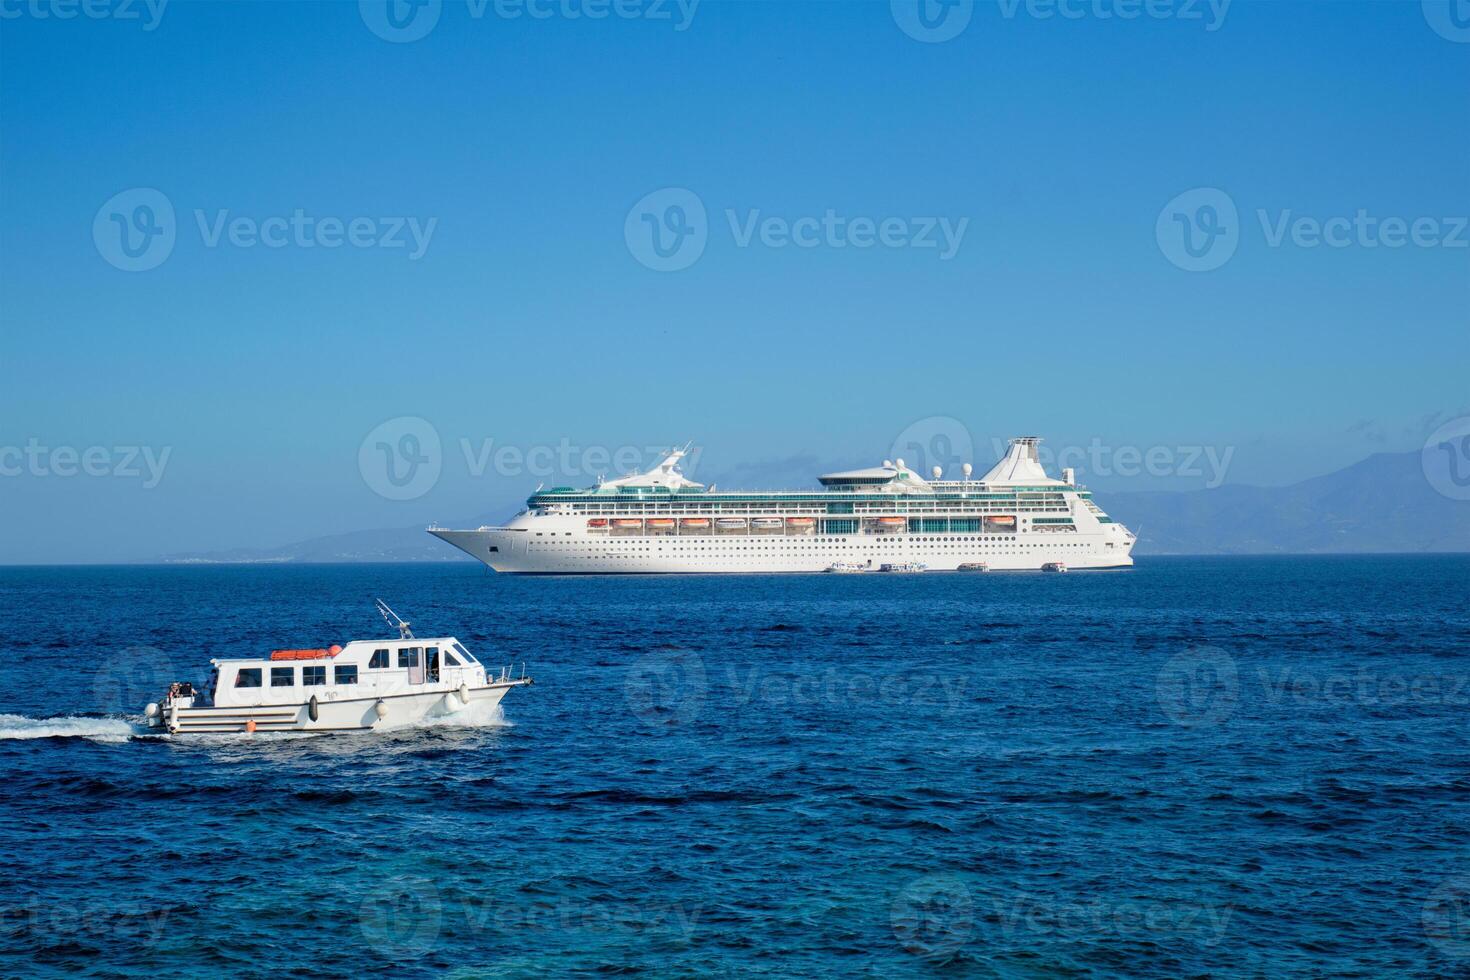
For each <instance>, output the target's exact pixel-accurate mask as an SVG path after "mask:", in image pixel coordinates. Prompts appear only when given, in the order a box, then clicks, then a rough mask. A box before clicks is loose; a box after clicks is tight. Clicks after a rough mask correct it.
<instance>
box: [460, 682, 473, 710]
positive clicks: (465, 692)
mask: <svg viewBox="0 0 1470 980" xmlns="http://www.w3.org/2000/svg"><path fill="white" fill-rule="evenodd" d="M459 699H460V700H461V701H463V702H464V703H465V705H466V706H468V705H469V703H470V686H469V685H468V684H466V683H464V682H463V681H461V682H460V684H459Z"/></svg>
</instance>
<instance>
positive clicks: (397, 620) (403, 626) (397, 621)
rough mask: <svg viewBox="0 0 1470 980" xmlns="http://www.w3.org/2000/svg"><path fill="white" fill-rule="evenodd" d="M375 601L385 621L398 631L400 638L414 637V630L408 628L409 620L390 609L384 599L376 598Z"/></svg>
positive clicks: (409, 638) (408, 638)
mask: <svg viewBox="0 0 1470 980" xmlns="http://www.w3.org/2000/svg"><path fill="white" fill-rule="evenodd" d="M373 601H374V602H376V603H377V604H378V613H379V615H381V616H382V617H383V621H384V622H386V623H387V624H388V625H389V626H391V627H393V628H394V629H396V630H397V631H398V638H399V639H400V640H411V639H413V630H411V629H409V628H408V627H409V622H408V620H406V619H404V618H403V617H402V616H400V615H398V614H397V613H396V612H394V611H393V610H392V609H389V608H388V604H387V603H386V602H384V601H383V600H382V599H374V600H373Z"/></svg>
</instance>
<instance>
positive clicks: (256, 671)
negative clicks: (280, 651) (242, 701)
mask: <svg viewBox="0 0 1470 980" xmlns="http://www.w3.org/2000/svg"><path fill="white" fill-rule="evenodd" d="M459 649H460V650H461V651H463V650H464V648H463V647H460V648H459ZM422 652H423V648H422V647H401V648H400V649H399V650H398V666H399V668H400V669H402V668H405V667H408V668H412V667H417V666H418V665H419V657H420V655H421V654H422ZM428 654H429V656H428V662H429V663H430V664H431V665H437V664H438V662H439V648H438V647H429V649H428ZM465 657H466V659H468V658H469V654H468V652H467V651H466V652H465ZM391 658H392V651H391V650H389V649H387V648H386V647H385V648H381V649H378V650H374V651H373V656H372V659H370V660H369V661H368V669H369V670H387V669H388V667H389V663H390V660H391ZM444 665H445V666H446V667H462V666H464V665H463V664H462V663H460V661H459V660H457V659H456V658H455V656H454V654H452V653H450V652H449V651H448V650H445V651H444ZM263 679H264V678H263V670H262V668H260V667H245V668H242V669H241V670H239V671H237V672H236V674H235V686H236V687H260V686H261V682H262V680H263ZM326 683H327V668H326V666H325V665H320V666H315V667H302V668H301V686H302V687H320V686H322V685H324V684H326ZM332 683H333V684H356V683H357V664H334V665H333V666H332ZM295 686H296V668H295V667H272V668H271V687H295Z"/></svg>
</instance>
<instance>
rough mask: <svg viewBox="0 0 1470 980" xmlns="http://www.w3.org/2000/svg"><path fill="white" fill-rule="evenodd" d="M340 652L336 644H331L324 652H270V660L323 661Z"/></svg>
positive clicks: (340, 649)
mask: <svg viewBox="0 0 1470 980" xmlns="http://www.w3.org/2000/svg"><path fill="white" fill-rule="evenodd" d="M341 652H342V648H341V647H340V646H338V645H337V644H335V643H334V644H332V645H331V646H329V647H327V648H326V649H324V650H272V651H271V659H272V660H325V659H327V658H328V657H335V656H336V655H337V654H339V653H341Z"/></svg>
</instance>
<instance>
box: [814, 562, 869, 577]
mask: <svg viewBox="0 0 1470 980" xmlns="http://www.w3.org/2000/svg"><path fill="white" fill-rule="evenodd" d="M867 570H868V566H867V565H864V564H863V563H862V562H857V561H834V562H833V563H832V564H830V565H828V566H827V567H826V568H824V569H822V571H824V572H832V573H833V574H835V575H851V574H853V573H854V572H866V571H867Z"/></svg>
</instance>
